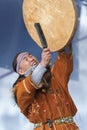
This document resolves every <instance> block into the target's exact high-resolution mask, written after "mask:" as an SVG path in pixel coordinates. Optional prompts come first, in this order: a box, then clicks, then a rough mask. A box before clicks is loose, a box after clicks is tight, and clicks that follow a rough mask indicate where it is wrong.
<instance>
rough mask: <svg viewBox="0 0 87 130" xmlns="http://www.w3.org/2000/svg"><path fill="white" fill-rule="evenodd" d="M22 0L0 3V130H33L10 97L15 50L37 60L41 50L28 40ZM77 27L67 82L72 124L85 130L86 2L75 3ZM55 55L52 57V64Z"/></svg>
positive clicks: (86, 109)
mask: <svg viewBox="0 0 87 130" xmlns="http://www.w3.org/2000/svg"><path fill="white" fill-rule="evenodd" d="M22 2H23V1H22V0H0V130H18V129H20V130H33V127H34V125H33V124H31V123H30V122H29V121H28V120H27V119H26V118H25V117H24V116H23V115H22V114H21V113H20V110H19V108H18V107H17V106H16V105H15V102H14V100H13V98H12V95H11V87H12V84H13V83H14V81H15V80H16V78H17V77H18V75H17V74H16V73H13V71H12V60H13V57H14V56H15V54H16V53H17V52H18V51H21V50H22V51H29V52H30V53H33V54H34V55H35V56H37V58H38V59H39V60H40V53H41V49H40V48H39V47H38V46H37V45H36V44H35V43H34V41H33V40H32V39H31V38H30V36H29V34H28V33H27V30H26V28H25V25H24V22H23V17H22ZM75 2H76V6H77V9H78V27H77V31H76V34H75V37H74V39H73V55H74V71H73V73H72V75H71V79H70V81H69V91H70V94H71V96H72V98H73V100H74V102H75V104H76V106H77V108H78V112H77V114H76V116H75V117H74V118H75V121H76V122H77V124H78V126H79V128H80V130H87V125H86V123H87V119H86V118H87V83H86V82H87V57H86V56H87V54H86V53H87V0H76V1H75ZM55 58H56V53H54V54H53V61H54V60H55Z"/></svg>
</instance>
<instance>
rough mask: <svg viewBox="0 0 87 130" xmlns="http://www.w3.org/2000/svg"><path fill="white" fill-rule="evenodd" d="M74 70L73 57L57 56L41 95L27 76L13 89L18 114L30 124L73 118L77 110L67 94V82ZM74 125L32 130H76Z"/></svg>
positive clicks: (68, 124)
mask: <svg viewBox="0 0 87 130" xmlns="http://www.w3.org/2000/svg"><path fill="white" fill-rule="evenodd" d="M72 70H73V57H72V54H63V53H62V54H61V53H59V56H58V58H57V59H56V61H55V63H54V65H53V67H52V69H51V71H52V78H51V84H50V87H49V90H48V91H47V92H46V93H43V92H42V91H40V90H39V89H36V86H35V84H34V83H33V82H31V79H30V76H28V77H26V78H25V79H24V80H23V81H21V82H19V83H17V85H16V87H17V88H16V96H17V102H18V106H19V107H20V110H21V112H22V113H23V114H24V115H25V116H26V117H27V118H28V119H29V121H30V122H32V123H35V124H36V123H40V122H45V121H46V120H47V119H51V120H52V121H53V120H55V119H59V118H61V117H67V116H74V115H75V113H76V112H77V108H76V106H75V104H74V102H73V100H72V98H71V96H70V94H69V91H68V81H69V78H70V74H71V72H72ZM77 129H78V127H77V126H76V124H75V123H64V124H61V125H57V124H53V127H52V128H49V127H48V125H47V124H46V125H44V126H41V127H38V128H35V130H77Z"/></svg>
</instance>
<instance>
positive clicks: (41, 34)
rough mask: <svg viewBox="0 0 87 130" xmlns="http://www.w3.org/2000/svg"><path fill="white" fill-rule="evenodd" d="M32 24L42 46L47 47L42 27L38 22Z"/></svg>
mask: <svg viewBox="0 0 87 130" xmlns="http://www.w3.org/2000/svg"><path fill="white" fill-rule="evenodd" d="M34 26H35V28H36V31H37V33H38V36H39V38H40V41H41V44H42V47H43V48H47V41H46V38H45V35H44V33H43V30H42V28H41V25H40V23H35V24H34Z"/></svg>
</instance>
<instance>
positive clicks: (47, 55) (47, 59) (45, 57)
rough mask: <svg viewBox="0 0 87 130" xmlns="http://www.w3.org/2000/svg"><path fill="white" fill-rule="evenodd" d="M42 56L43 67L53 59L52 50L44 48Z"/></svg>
mask: <svg viewBox="0 0 87 130" xmlns="http://www.w3.org/2000/svg"><path fill="white" fill-rule="evenodd" d="M41 58H42V59H41V62H40V63H41V65H42V66H43V67H46V66H47V65H48V64H49V63H50V61H51V59H52V56H51V52H50V49H49V48H45V49H43V51H42V54H41Z"/></svg>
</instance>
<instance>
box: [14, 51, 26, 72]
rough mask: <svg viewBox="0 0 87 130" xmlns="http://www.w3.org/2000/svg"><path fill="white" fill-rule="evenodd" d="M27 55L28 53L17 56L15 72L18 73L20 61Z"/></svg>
mask: <svg viewBox="0 0 87 130" xmlns="http://www.w3.org/2000/svg"><path fill="white" fill-rule="evenodd" d="M26 54H28V52H22V53H21V54H19V56H18V60H17V66H16V72H17V73H18V70H19V67H20V63H21V61H22V59H23V58H24V56H25V55H26Z"/></svg>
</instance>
